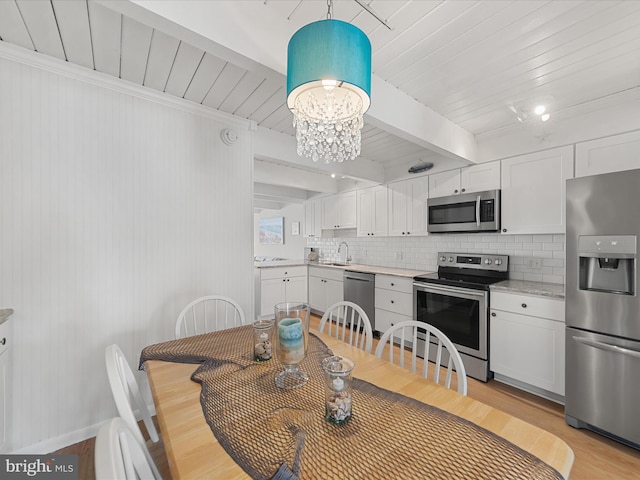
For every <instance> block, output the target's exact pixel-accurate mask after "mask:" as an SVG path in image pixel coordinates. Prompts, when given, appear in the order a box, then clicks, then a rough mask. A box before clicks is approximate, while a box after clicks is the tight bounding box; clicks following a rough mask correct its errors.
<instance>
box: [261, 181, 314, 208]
mask: <svg viewBox="0 0 640 480" xmlns="http://www.w3.org/2000/svg"><path fill="white" fill-rule="evenodd" d="M307 197H308V195H307V191H306V190H300V189H298V188H292V187H285V186H280V185H269V184H266V183H259V182H255V181H254V182H253V198H263V199H265V200H268V199H283V200H285V201H287V202H288V203H304V201H305V200H307Z"/></svg>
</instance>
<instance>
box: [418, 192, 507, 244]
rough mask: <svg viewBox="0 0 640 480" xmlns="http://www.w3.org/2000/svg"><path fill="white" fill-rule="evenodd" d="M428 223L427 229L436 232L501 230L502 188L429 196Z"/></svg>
mask: <svg viewBox="0 0 640 480" xmlns="http://www.w3.org/2000/svg"><path fill="white" fill-rule="evenodd" d="M427 222H428V224H427V231H429V232H433V233H456V232H497V231H499V230H500V190H487V191H485V192H476V193H463V194H461V195H451V196H448V197H439V198H429V199H428V200H427Z"/></svg>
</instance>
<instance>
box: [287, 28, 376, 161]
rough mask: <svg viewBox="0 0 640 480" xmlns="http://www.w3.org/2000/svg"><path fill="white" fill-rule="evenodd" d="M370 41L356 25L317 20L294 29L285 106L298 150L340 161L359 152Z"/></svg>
mask: <svg viewBox="0 0 640 480" xmlns="http://www.w3.org/2000/svg"><path fill="white" fill-rule="evenodd" d="M370 93H371V43H370V42H369V39H368V38H367V36H366V35H365V34H364V33H363V32H362V31H361V30H360V29H359V28H357V27H355V26H353V25H351V24H349V23H346V22H343V21H340V20H332V19H328V20H320V21H318V22H314V23H310V24H309V25H306V26H304V27H302V28H301V29H300V30H298V31H297V32H296V33H295V34H294V35H293V37H291V40H289V47H288V52H287V106H288V107H289V109H290V110H291V111H292V112H293V125H294V126H295V127H296V139H297V141H298V148H297V151H298V155H300V156H306V157H310V158H312V159H313V160H314V161H316V162H317V161H320V160H322V161H324V162H326V163H330V162H332V161H333V162H342V161H344V160H353V159H354V158H356V157H357V156H358V155H360V145H361V137H360V131H361V130H362V126H363V118H362V116H363V114H364V113H365V112H366V111H367V110H368V109H369V105H370V104H371V99H370Z"/></svg>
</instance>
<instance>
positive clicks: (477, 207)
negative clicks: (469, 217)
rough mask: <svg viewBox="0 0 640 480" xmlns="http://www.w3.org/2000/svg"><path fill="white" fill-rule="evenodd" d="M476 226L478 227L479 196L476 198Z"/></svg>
mask: <svg viewBox="0 0 640 480" xmlns="http://www.w3.org/2000/svg"><path fill="white" fill-rule="evenodd" d="M476 225H477V226H480V195H478V196H477V197H476Z"/></svg>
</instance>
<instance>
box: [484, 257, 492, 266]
mask: <svg viewBox="0 0 640 480" xmlns="http://www.w3.org/2000/svg"><path fill="white" fill-rule="evenodd" d="M484 263H485V265H491V263H492V260H491V259H490V258H485V260H484Z"/></svg>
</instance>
